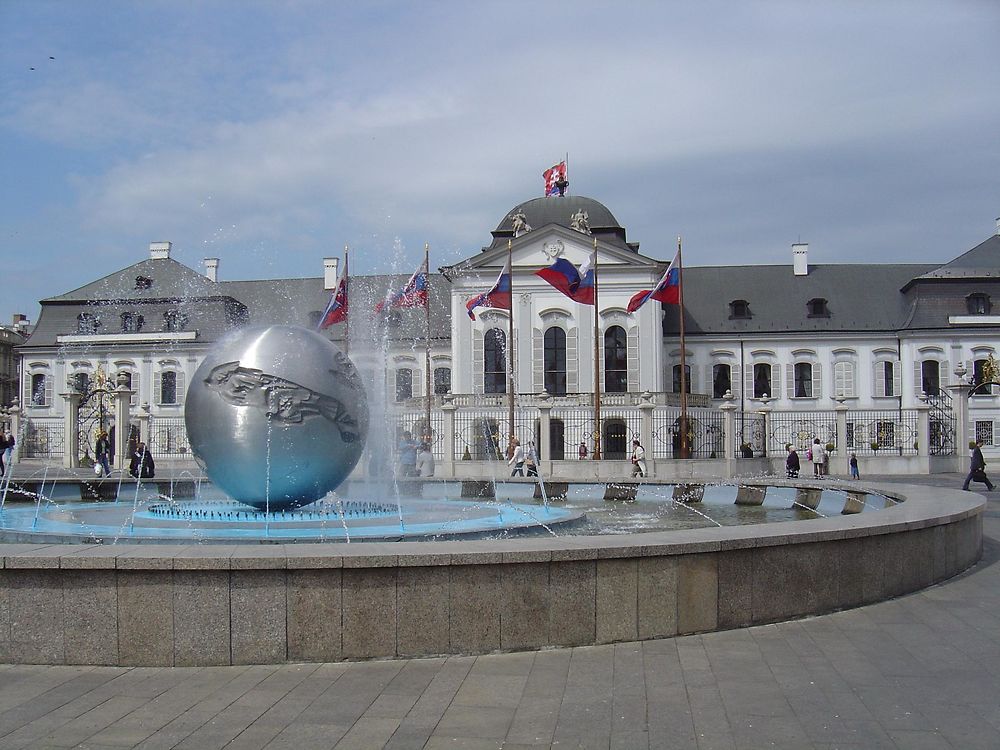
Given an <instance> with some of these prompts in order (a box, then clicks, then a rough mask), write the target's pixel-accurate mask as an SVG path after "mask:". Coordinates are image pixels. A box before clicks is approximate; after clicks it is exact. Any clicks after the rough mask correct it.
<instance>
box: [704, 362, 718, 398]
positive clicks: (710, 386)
mask: <svg viewBox="0 0 1000 750" xmlns="http://www.w3.org/2000/svg"><path fill="white" fill-rule="evenodd" d="M702 372H703V373H704V375H702V378H701V382H702V391H703V392H704V393H706V394H708V395H709V396H711V395H712V392H713V391H714V390H715V380H714V379H713V378H712V365H705V366H704V367H703V368H702Z"/></svg>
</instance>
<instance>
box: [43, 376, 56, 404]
mask: <svg viewBox="0 0 1000 750" xmlns="http://www.w3.org/2000/svg"><path fill="white" fill-rule="evenodd" d="M42 377H44V378H45V405H46V406H52V381H53V380H54V379H55V378H53V377H52V376H51V375H49V374H48V373H46V374H45V375H43V376H42Z"/></svg>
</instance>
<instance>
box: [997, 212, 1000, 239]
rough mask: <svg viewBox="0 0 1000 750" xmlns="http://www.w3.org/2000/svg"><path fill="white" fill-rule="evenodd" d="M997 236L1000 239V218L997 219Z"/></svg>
mask: <svg viewBox="0 0 1000 750" xmlns="http://www.w3.org/2000/svg"><path fill="white" fill-rule="evenodd" d="M997 236H998V237H1000V216H998V217H997Z"/></svg>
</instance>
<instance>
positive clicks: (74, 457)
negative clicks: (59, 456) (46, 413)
mask: <svg viewBox="0 0 1000 750" xmlns="http://www.w3.org/2000/svg"><path fill="white" fill-rule="evenodd" d="M59 395H60V396H61V397H62V398H63V400H64V401H65V402H66V412H65V413H64V414H63V431H64V433H65V435H64V438H63V445H64V446H65V452H64V453H63V467H64V468H66V469H76V468H79V466H80V459H79V453H80V436H79V435H78V434H77V432H76V423H77V419H78V417H79V415H80V401H81V400H82V399H83V394H81V393H78V392H77V391H70V392H69V393H60V394H59Z"/></svg>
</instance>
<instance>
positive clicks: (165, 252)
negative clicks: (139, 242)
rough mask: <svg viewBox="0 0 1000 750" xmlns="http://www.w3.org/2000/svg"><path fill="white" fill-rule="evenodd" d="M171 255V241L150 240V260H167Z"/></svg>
mask: <svg viewBox="0 0 1000 750" xmlns="http://www.w3.org/2000/svg"><path fill="white" fill-rule="evenodd" d="M169 257H170V243H169V242H150V243H149V259H150V260H167V259H168V258H169Z"/></svg>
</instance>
